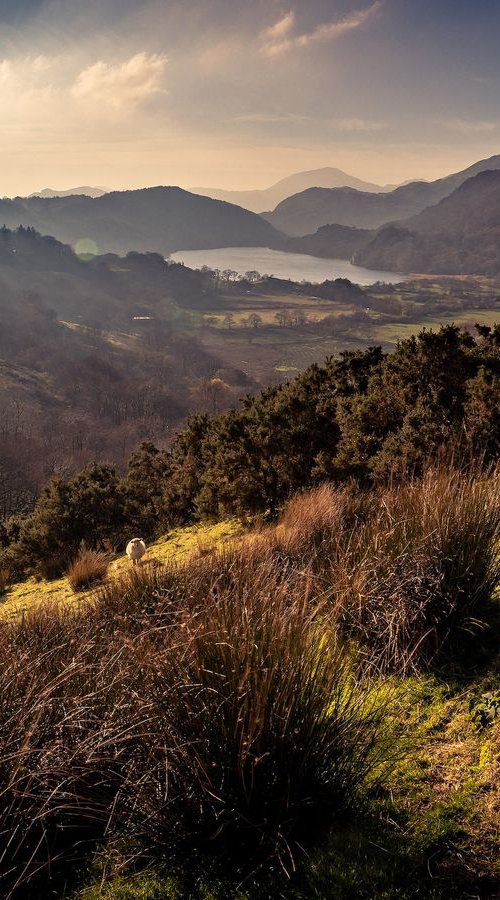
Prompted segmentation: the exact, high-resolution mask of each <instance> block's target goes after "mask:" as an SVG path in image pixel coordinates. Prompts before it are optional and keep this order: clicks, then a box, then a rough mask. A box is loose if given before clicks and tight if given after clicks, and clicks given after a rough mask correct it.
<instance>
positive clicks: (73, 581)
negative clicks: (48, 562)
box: [66, 546, 110, 591]
mask: <svg viewBox="0 0 500 900" xmlns="http://www.w3.org/2000/svg"><path fill="white" fill-rule="evenodd" d="M109 562H110V560H109V556H107V555H106V554H105V553H101V552H99V551H98V550H90V549H88V548H87V547H85V546H83V547H82V548H81V550H80V552H79V554H78V556H77V557H76V559H74V560H73V562H72V563H71V565H70V567H69V569H68V571H67V572H66V575H67V578H68V581H69V583H70V585H71V587H72V588H73V590H74V591H85V590H86V589H87V588H90V587H92V586H94V585H96V584H99V583H100V582H101V581H104V579H105V577H106V575H107V571H108V569H109Z"/></svg>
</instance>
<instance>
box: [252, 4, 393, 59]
mask: <svg viewBox="0 0 500 900" xmlns="http://www.w3.org/2000/svg"><path fill="white" fill-rule="evenodd" d="M384 3H385V0H375V2H374V3H372V4H371V5H370V6H368V7H367V8H366V9H360V10H356V11H355V12H353V13H351V15H349V16H345V17H344V18H343V19H339V20H338V22H326V23H324V24H323V25H318V26H317V27H316V28H314V29H313V31H309V32H305V33H303V34H292V33H291V32H292V30H293V28H294V26H295V15H294V13H293V12H289V13H287V14H286V16H284V17H283V18H282V19H280V20H279V21H278V22H276V23H275V25H273V26H272V27H271V28H267V29H266V30H265V31H263V32H262V33H261V36H260V37H261V48H260V49H261V53H263V54H264V56H268V57H275V56H281V55H283V54H284V53H287V52H288V51H290V50H296V49H301V48H304V47H308V46H310V45H311V44H320V43H328V42H329V41H334V40H336V39H337V38H339V37H341V36H342V35H343V34H346V33H347V32H349V31H354V30H355V29H356V28H359V27H360V26H361V25H364V23H365V22H367V21H368V20H369V19H370V18H372V16H374V15H375V14H376V13H377V12H378V11H379V10H380V9H382V7H383V5H384Z"/></svg>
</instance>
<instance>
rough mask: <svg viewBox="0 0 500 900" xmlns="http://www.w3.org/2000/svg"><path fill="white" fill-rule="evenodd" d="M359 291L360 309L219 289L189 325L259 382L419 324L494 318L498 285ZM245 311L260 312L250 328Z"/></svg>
mask: <svg viewBox="0 0 500 900" xmlns="http://www.w3.org/2000/svg"><path fill="white" fill-rule="evenodd" d="M366 293H367V301H366V307H363V305H362V303H359V302H357V303H356V304H349V303H346V302H345V301H336V300H325V299H322V298H319V297H316V296H313V295H307V294H304V295H300V294H295V293H290V292H286V291H284V292H283V294H270V293H265V292H260V291H257V290H255V291H252V292H248V293H246V294H244V295H241V294H237V293H231V292H225V293H223V294H221V296H220V298H219V300H218V302H217V303H216V304H212V306H211V307H210V308H209V309H204V310H203V312H200V310H197V311H196V314H195V315H196V329H197V332H198V335H199V337H200V341H201V343H202V344H203V346H205V347H206V348H207V349H208V350H209V351H210V352H211V353H213V354H215V355H216V356H217V357H218V358H219V359H220V360H221V362H222V363H223V365H226V366H234V367H238V368H241V369H243V371H245V372H246V374H247V375H249V376H250V377H251V378H253V379H255V380H256V381H257V382H258V383H259V384H264V385H265V384H270V383H273V382H278V381H283V380H286V379H287V378H289V377H290V375H293V374H295V373H296V372H299V371H302V370H303V369H304V368H306V367H307V366H309V365H311V364H312V363H314V362H317V363H321V362H323V360H324V359H325V357H327V356H338V355H339V353H340V352H341V351H342V350H353V349H364V348H366V347H367V346H369V345H370V344H374V343H379V344H381V345H382V346H383V348H384V349H385V350H388V351H390V350H392V349H393V348H394V347H395V345H396V344H397V342H398V341H399V340H402V339H404V338H406V337H410V336H411V335H412V334H416V333H417V332H418V331H420V330H422V329H423V328H428V329H434V330H436V329H439V326H440V325H442V324H443V325H444V324H451V323H452V322H454V323H456V324H458V325H463V326H465V327H468V328H470V329H473V327H474V324H475V323H476V322H478V323H480V324H483V325H489V326H493V325H494V324H495V323H497V322H500V287H499V286H498V285H497V284H496V282H494V281H493V280H492V279H487V278H449V277H443V278H437V277H436V278H432V279H429V278H424V277H418V276H415V278H414V280H412V281H409V282H404V283H402V284H400V285H395V286H394V287H391V286H384V285H374V286H372V287H371V288H366ZM284 311H286V312H287V313H289V314H290V316H291V317H292V319H293V317H294V315H296V314H297V312H300V313H302V314H303V316H304V317H305V321H303V322H302V323H300V324H299V323H297V322H296V323H294V324H289V325H285V326H283V325H282V324H279V322H278V321H277V319H276V315H277V314H278V315H279V314H280V313H283V312H284ZM252 315H257V316H258V317H259V321H258V322H257V323H256V324H255V325H254V327H252V325H251V324H250V321H249V319H250V317H251V316H252ZM327 317H328V320H327V322H323V320H325V319H326V318H327ZM335 319H338V327H336V323H335ZM322 323H323V324H322Z"/></svg>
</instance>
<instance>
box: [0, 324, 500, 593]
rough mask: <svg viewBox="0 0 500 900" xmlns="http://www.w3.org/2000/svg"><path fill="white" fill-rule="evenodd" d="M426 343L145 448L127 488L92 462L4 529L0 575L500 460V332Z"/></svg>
mask: <svg viewBox="0 0 500 900" xmlns="http://www.w3.org/2000/svg"><path fill="white" fill-rule="evenodd" d="M477 328H478V337H477V338H476V339H475V338H473V337H472V336H471V335H470V334H469V333H467V332H463V331H461V330H460V329H459V328H458V327H457V326H454V325H451V326H446V327H442V328H441V329H440V331H439V332H432V331H423V332H421V333H420V334H419V335H418V336H416V337H412V338H409V339H407V340H404V341H402V342H401V343H400V344H399V345H398V347H397V349H396V350H395V351H394V352H393V353H390V354H385V353H383V352H382V350H381V349H380V347H371V348H369V349H367V350H365V351H348V352H344V353H342V354H341V356H340V358H338V359H337V358H329V359H327V360H326V362H325V364H324V365H323V366H319V365H316V364H315V365H312V366H310V367H309V368H308V369H307V370H306V371H305V372H304V373H303V374H301V375H299V376H298V377H297V378H295V379H294V380H292V381H290V382H287V383H285V384H281V385H276V386H272V387H269V388H267V389H266V390H264V391H262V392H261V393H260V394H258V395H257V396H255V397H250V396H248V397H247V398H246V399H245V400H244V401H242V402H241V404H240V405H239V407H238V408H236V409H231V410H229V411H228V412H225V413H223V414H219V415H215V416H209V415H206V414H204V415H196V416H194V417H192V418H191V419H190V420H189V421H188V423H187V426H186V427H185V428H184V429H183V430H182V431H181V432H180V433H179V434H178V435H177V437H176V439H175V440H174V442H173V444H172V446H171V447H170V448H169V449H158V447H156V446H155V444H153V443H151V442H145V443H143V444H142V446H141V447H140V448H139V449H138V450H137V451H136V452H134V453H133V454H132V456H131V458H130V460H129V464H128V469H127V472H126V474H125V476H123V477H120V476H119V475H118V473H117V472H116V470H115V468H114V467H113V466H110V465H105V464H94V465H91V466H90V467H87V468H86V469H84V470H83V471H81V472H79V473H78V474H77V475H75V476H73V477H72V478H69V479H66V480H65V479H62V478H55V479H52V480H51V481H50V482H49V484H48V485H47V487H46V488H45V489H44V490H43V491H42V493H41V495H40V497H39V499H38V502H37V504H36V506H35V508H34V510H33V512H32V513H30V514H29V515H27V516H24V517H11V518H9V519H7V520H6V521H4V522H3V524H2V527H1V532H0V545H1V547H2V550H1V556H0V565H1V566H3V567H4V569H5V568H7V569H8V570H9V571H10V572H11V573H12V577H14V576H16V577H19V576H20V575H21V576H22V575H23V574H25V573H30V572H33V573H35V574H44V575H56V574H60V573H61V572H63V571H64V570H65V568H66V567H67V564H68V560H69V559H71V558H72V557H73V556H74V555H75V554H76V553H77V551H78V548H79V546H80V544H81V542H85V543H87V544H88V545H92V546H97V547H108V548H113V549H119V548H122V547H123V544H124V542H125V543H126V540H127V539H128V538H129V537H130V534H131V533H132V532H134V533H137V534H141V535H142V537H144V538H146V539H151V538H153V537H154V536H155V535H158V534H160V533H163V532H165V531H166V530H168V529H169V528H171V527H173V526H175V525H179V524H182V523H187V522H191V521H195V520H198V519H202V518H218V517H221V516H251V515H255V514H270V515H272V514H273V513H274V512H275V511H277V510H278V509H279V508H280V506H281V505H282V504H283V503H284V502H285V501H286V500H287V498H289V497H290V496H291V495H293V494H294V493H296V492H297V491H300V490H302V489H304V488H307V487H311V486H313V485H316V484H320V483H322V482H324V481H330V482H333V483H336V484H341V483H345V482H347V481H351V480H356V482H357V483H358V484H359V485H360V488H362V487H363V486H364V485H370V484H372V483H380V482H387V481H393V480H394V479H405V478H406V477H407V476H408V475H409V474H419V473H420V472H422V471H423V470H424V469H425V467H426V466H427V465H428V463H429V461H430V460H431V459H432V458H434V457H436V456H437V455H439V454H440V453H443V452H445V451H446V450H447V451H449V452H451V450H450V448H452V450H453V453H454V459H455V463H457V462H461V461H464V462H465V461H470V460H471V459H476V460H477V459H481V460H482V461H483V462H484V464H488V463H491V462H492V461H495V460H497V459H498V456H499V450H500V416H499V410H500V326H498V325H497V326H495V327H494V328H489V327H487V326H477Z"/></svg>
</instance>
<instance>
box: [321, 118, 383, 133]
mask: <svg viewBox="0 0 500 900" xmlns="http://www.w3.org/2000/svg"><path fill="white" fill-rule="evenodd" d="M334 125H335V128H336V130H337V131H341V132H343V133H344V132H353V133H355V132H358V133H370V132H375V131H385V130H386V129H387V128H388V127H389V126H388V124H387V122H372V121H370V120H368V119H335V120H334Z"/></svg>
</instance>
